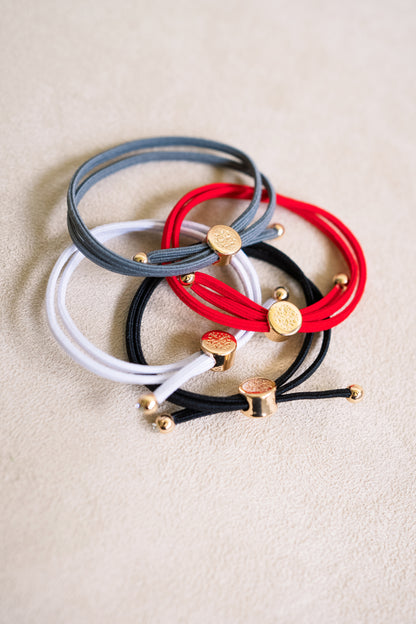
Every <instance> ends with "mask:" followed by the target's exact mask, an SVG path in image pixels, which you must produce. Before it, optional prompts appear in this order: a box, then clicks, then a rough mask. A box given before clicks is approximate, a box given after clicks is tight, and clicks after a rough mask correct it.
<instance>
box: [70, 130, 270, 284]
mask: <svg viewBox="0 0 416 624" xmlns="http://www.w3.org/2000/svg"><path fill="white" fill-rule="evenodd" d="M169 147H175V148H177V147H179V148H187V147H190V148H200V149H203V150H208V151H207V153H204V152H198V151H195V150H190V151H187V150H186V149H182V150H181V149H179V150H174V151H171V150H167V149H161V150H157V149H156V148H169ZM213 151H214V152H222V153H224V154H227V155H229V156H232V157H233V158H232V159H230V158H225V157H223V156H222V157H221V156H218V155H216V154H213V153H212V152H213ZM155 161H187V162H193V163H203V164H207V165H213V166H215V167H227V168H230V169H232V170H235V171H239V172H242V173H245V174H247V175H249V176H251V177H252V178H253V179H254V189H253V191H252V195H251V197H250V203H249V205H248V207H247V208H246V209H245V210H244V211H243V212H242V214H241V215H240V216H239V217H238V218H237V219H235V220H234V221H233V223H232V224H231V228H229V229H230V230H231V229H232V230H234V231H235V233H236V235H237V236H239V237H240V238H241V242H242V244H243V245H250V244H254V243H256V242H258V241H261V240H268V239H271V238H274V237H275V236H276V232H275V231H274V230H273V228H271V229H270V228H267V225H268V223H269V221H270V219H271V218H272V216H273V212H274V209H275V194H274V190H273V187H272V185H271V184H270V182H269V181H268V179H267V178H266V177H265V176H263V175H262V174H261V173H260V172H259V171H258V169H257V167H256V165H255V164H254V162H253V161H252V160H251V158H250V157H249V156H247V155H246V154H245V153H244V152H242V151H241V150H238V149H236V148H234V147H231V146H229V145H226V144H224V143H219V142H217V141H210V140H206V139H200V138H190V137H156V138H152V139H143V140H137V141H131V142H128V143H123V144H122V145H118V146H117V147H114V148H112V149H109V150H106V151H104V152H102V153H100V154H98V155H96V156H94V157H93V158H90V159H89V160H88V161H86V162H85V163H84V164H83V165H81V167H80V168H79V169H78V170H77V171H76V173H75V174H74V176H73V178H72V180H71V183H70V185H69V189H68V196H67V203H68V230H69V233H70V236H71V238H72V240H73V242H74V243H75V245H76V246H77V247H78V249H79V250H80V251H82V253H83V254H84V255H85V256H86V257H87V258H89V259H90V260H92V261H93V262H95V263H96V264H98V265H99V266H101V267H103V268H105V269H108V270H110V271H114V272H116V273H121V274H123V275H133V276H134V275H137V276H154V277H155V276H159V277H166V276H168V275H170V276H172V275H180V274H183V273H189V272H190V271H195V270H198V269H202V268H204V267H207V266H209V265H211V264H213V263H214V262H216V261H217V259H218V256H217V255H216V254H215V253H214V252H213V251H212V249H211V248H210V247H209V246H208V245H207V243H206V242H200V243H197V244H195V245H192V246H190V247H177V248H170V249H169V250H155V251H154V252H152V253H150V254H149V255H148V256H147V257H146V258H145V260H146V261H145V262H144V261H143V260H144V258H143V254H139V255H138V256H137V257H136V260H137V261H134V260H129V259H127V258H124V257H123V256H120V255H118V254H116V253H114V252H113V251H111V250H109V249H107V248H106V247H105V246H104V245H103V244H102V243H100V241H98V240H97V239H96V238H95V237H94V236H93V234H92V232H90V230H89V229H88V228H87V226H86V225H85V223H84V221H83V220H82V219H81V216H80V214H79V212H78V205H79V202H80V201H81V199H82V198H83V196H84V195H85V194H86V193H87V191H88V190H89V189H90V188H91V187H92V186H93V185H94V184H96V183H97V182H99V181H100V180H102V179H103V178H105V177H107V176H109V175H111V174H113V173H116V172H117V171H120V170H122V169H125V168H126V167H131V166H133V165H138V164H144V163H147V162H155ZM262 184H263V185H264V187H265V190H266V194H267V195H268V196H269V197H270V200H269V201H268V206H267V208H266V211H265V212H264V213H263V214H262V215H261V216H260V217H259V218H258V219H257V220H256V221H255V222H254V223H252V224H251V225H250V223H251V222H252V221H253V219H254V218H255V215H256V212H257V209H258V207H259V205H260V199H261V196H262ZM164 263H171V264H169V265H166V264H164Z"/></svg>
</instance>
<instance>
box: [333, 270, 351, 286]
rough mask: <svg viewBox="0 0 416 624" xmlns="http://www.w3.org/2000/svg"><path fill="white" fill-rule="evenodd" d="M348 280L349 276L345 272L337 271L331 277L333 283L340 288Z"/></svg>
mask: <svg viewBox="0 0 416 624" xmlns="http://www.w3.org/2000/svg"><path fill="white" fill-rule="evenodd" d="M349 281H350V278H349V277H348V275H346V274H345V273H337V274H336V275H334V278H333V282H334V284H336V285H337V286H341V287H342V288H346V286H348V282H349Z"/></svg>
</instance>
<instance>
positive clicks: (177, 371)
mask: <svg viewBox="0 0 416 624" xmlns="http://www.w3.org/2000/svg"><path fill="white" fill-rule="evenodd" d="M163 227H164V222H163V221H157V220H152V219H148V220H141V221H129V222H123V223H111V224H107V225H102V226H99V227H96V228H95V229H94V230H93V232H94V236H96V237H97V240H100V241H102V242H106V241H108V240H110V239H112V238H115V237H117V236H122V235H124V234H127V233H131V232H143V231H149V230H152V231H159V232H162V230H163ZM183 228H184V233H186V235H187V236H190V237H192V238H194V239H196V240H204V239H205V237H206V235H207V232H208V227H207V226H205V225H201V224H197V223H192V222H188V221H186V222H185V223H184V225H183ZM84 259H85V257H84V256H83V255H82V254H81V252H79V251H78V250H77V248H76V247H75V246H74V245H71V246H70V247H68V248H67V249H66V250H65V251H64V252H63V253H62V254H61V256H60V257H59V259H58V261H57V262H56V264H55V266H54V268H53V270H52V272H51V275H50V278H49V281H48V286H47V292H46V310H47V317H48V322H49V327H50V329H51V331H52V333H53V335H54V336H55V338H56V340H57V341H58V343H59V344H60V345H61V346H62V347H63V349H64V350H65V351H66V352H67V353H68V354H69V355H70V356H71V357H72V358H73V359H74V360H75V361H76V362H78V363H79V364H81V365H82V366H83V367H84V368H86V369H87V370H90V371H91V372H93V373H95V374H97V375H99V376H101V377H104V378H106V379H110V380H112V381H118V382H122V383H131V384H140V385H143V384H147V383H157V384H163V383H164V386H163V388H164V390H163V392H162V394H161V400H165V399H166V398H167V397H168V396H169V394H170V392H171V391H174V390H176V389H177V388H178V387H179V386H180V385H181V384H183V383H185V381H187V380H188V379H190V378H191V377H194V376H195V375H198V374H201V373H203V372H205V371H207V370H210V369H211V368H212V367H213V366H214V362H213V359H212V357H210V356H209V355H206V354H201V353H200V352H197V353H194V354H193V355H191V356H189V357H187V358H184V359H182V360H180V361H179V362H176V363H174V364H165V365H160V366H148V365H141V364H134V363H131V362H127V361H124V360H120V359H118V358H115V357H113V356H111V355H109V354H107V353H105V352H104V351H102V350H101V349H98V348H97V347H96V346H95V345H94V344H92V343H91V342H90V341H89V340H88V339H87V338H86V337H85V336H84V335H83V334H82V332H81V331H80V330H79V329H78V327H77V326H76V325H75V323H74V321H73V319H72V318H71V316H70V314H69V311H68V309H67V307H66V303H65V299H66V293H67V288H68V284H69V281H70V279H71V276H72V275H73V273H74V271H75V270H76V268H77V267H78V265H79V264H80V263H81V261H82V260H84ZM232 267H233V269H234V270H235V271H236V273H237V275H238V276H239V278H240V280H241V281H242V284H243V288H244V291H245V293H246V295H247V296H248V297H250V298H252V299H254V300H255V301H258V302H260V301H261V289H260V284H259V281H258V276H257V273H256V271H255V270H254V268H253V266H252V264H251V262H250V261H249V259H248V258H247V256H246V254H245V253H244V252H243V251H241V252H239V253H238V254H237V255H236V256H235V257H234V259H233V262H232ZM58 317H59V321H58ZM61 325H63V327H64V329H65V331H64V330H63V329H62V327H61ZM228 335H231V334H228ZM252 335H253V334H252V333H250V332H246V331H241V330H240V331H237V332H235V334H234V335H231V338H232V340H234V341H235V342H236V347H238V348H239V347H241V346H243V345H244V344H246V343H247V342H248V340H250V338H251V337H252Z"/></svg>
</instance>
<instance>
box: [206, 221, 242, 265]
mask: <svg viewBox="0 0 416 624" xmlns="http://www.w3.org/2000/svg"><path fill="white" fill-rule="evenodd" d="M207 243H208V245H209V246H210V247H211V249H212V250H213V251H215V253H216V254H217V256H218V258H219V260H218V262H216V264H219V265H220V266H225V265H226V264H230V262H231V260H232V258H233V256H234V255H235V254H236V253H237V252H238V251H240V249H241V238H240V235H239V233H238V232H236V231H235V230H233V228H231V227H229V226H228V225H214V226H213V227H212V228H211V229H210V230H209V231H208V234H207Z"/></svg>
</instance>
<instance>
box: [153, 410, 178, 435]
mask: <svg viewBox="0 0 416 624" xmlns="http://www.w3.org/2000/svg"><path fill="white" fill-rule="evenodd" d="M154 425H155V427H156V428H157V429H159V431H160V433H170V432H171V431H173V430H174V428H175V421H174V420H173V418H172V416H171V415H170V414H159V416H156V418H155V422H154Z"/></svg>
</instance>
